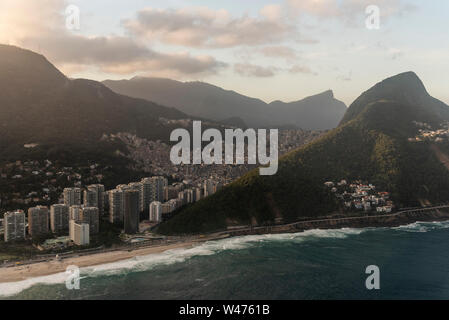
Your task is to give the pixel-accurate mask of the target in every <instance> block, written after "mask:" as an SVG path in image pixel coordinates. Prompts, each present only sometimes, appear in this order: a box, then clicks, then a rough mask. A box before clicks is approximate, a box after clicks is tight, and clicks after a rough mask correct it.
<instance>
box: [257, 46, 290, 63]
mask: <svg viewBox="0 0 449 320" xmlns="http://www.w3.org/2000/svg"><path fill="white" fill-rule="evenodd" d="M260 52H261V53H262V55H264V56H265V57H269V58H285V59H292V60H293V59H296V58H297V54H296V50H294V49H292V48H291V47H287V46H267V47H263V48H261V49H260Z"/></svg>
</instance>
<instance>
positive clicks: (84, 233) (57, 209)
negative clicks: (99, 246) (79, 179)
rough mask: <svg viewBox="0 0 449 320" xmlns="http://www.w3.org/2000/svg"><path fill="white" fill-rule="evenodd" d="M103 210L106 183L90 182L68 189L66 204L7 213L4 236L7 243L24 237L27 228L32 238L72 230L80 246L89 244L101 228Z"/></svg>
mask: <svg viewBox="0 0 449 320" xmlns="http://www.w3.org/2000/svg"><path fill="white" fill-rule="evenodd" d="M82 195H84V197H82ZM83 198H84V201H83V202H82V199H83ZM103 212H104V186H103V185H101V184H95V185H89V186H87V188H86V189H85V190H81V188H77V187H74V188H65V189H64V192H63V203H58V204H53V205H51V206H50V208H49V207H47V206H35V207H31V208H29V209H28V212H27V215H25V212H24V211H23V210H16V211H10V212H6V213H5V214H4V218H3V230H4V239H5V242H9V241H15V240H24V239H25V238H26V230H28V235H29V237H31V238H38V237H40V236H46V235H49V234H50V233H53V234H64V233H67V232H68V233H69V238H70V240H72V241H73V242H74V243H75V244H76V245H87V244H89V236H90V235H91V234H97V233H99V231H100V216H101V215H102V214H103Z"/></svg>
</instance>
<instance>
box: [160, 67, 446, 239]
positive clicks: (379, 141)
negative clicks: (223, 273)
mask: <svg viewBox="0 0 449 320" xmlns="http://www.w3.org/2000/svg"><path fill="white" fill-rule="evenodd" d="M398 77H399V78H400V79H403V78H404V75H399V76H398ZM410 77H411V78H414V77H416V76H414V75H413V74H412V75H410V74H409V73H408V74H405V78H406V79H405V81H406V82H411V83H412V85H410V87H411V89H410V90H411V91H409V92H411V93H413V94H418V95H420V100H419V103H418V100H415V103H417V104H412V103H411V102H409V100H408V99H403V97H410V96H411V94H409V92H407V91H404V84H403V81H404V79H403V81H398V79H396V78H392V79H393V80H392V81H386V82H384V85H386V86H387V87H388V90H386V89H385V88H384V86H379V85H378V86H377V87H375V88H376V89H375V90H373V89H371V90H369V91H368V96H365V95H362V96H361V98H359V99H357V100H356V102H354V106H351V107H350V109H349V110H348V114H349V115H348V116H345V120H344V121H343V122H342V124H341V125H340V126H339V127H338V128H336V129H334V130H332V131H330V132H329V133H328V134H327V135H325V136H323V137H322V138H320V139H319V140H317V141H315V142H313V143H311V144H309V145H307V146H304V147H302V148H300V149H299V150H296V151H293V152H291V153H290V154H288V155H286V156H284V157H283V158H282V159H280V163H279V170H278V172H277V174H276V175H274V176H259V175H258V171H257V170H255V171H253V172H251V173H249V174H248V175H246V176H244V177H242V178H241V179H239V180H238V181H236V182H234V183H232V184H231V185H229V186H227V187H225V188H224V189H223V190H222V191H220V192H218V193H217V194H215V195H213V196H211V197H208V198H206V199H204V200H202V201H199V202H198V203H196V204H194V205H192V206H190V207H187V208H186V209H184V210H181V212H179V213H178V214H177V215H176V216H175V217H174V218H173V219H171V220H169V221H167V222H165V223H164V224H162V225H161V226H160V227H159V231H160V232H161V233H166V234H173V233H174V234H176V233H197V232H206V231H211V230H217V229H220V228H224V227H226V226H227V225H232V224H237V225H238V224H249V223H251V222H252V223H257V224H265V223H272V222H273V220H274V219H275V217H279V216H282V217H283V218H284V221H291V220H297V219H299V218H304V217H313V216H317V215H324V214H329V213H331V212H333V211H334V210H336V209H337V206H336V204H335V201H334V200H333V198H332V197H330V196H329V194H327V193H326V190H325V189H324V188H323V183H324V182H325V181H328V180H333V181H339V180H341V179H346V180H349V181H354V180H362V181H365V182H369V183H373V184H374V185H376V186H377V187H378V189H380V190H387V191H390V192H391V193H392V196H393V199H394V200H395V202H396V204H397V205H398V206H414V205H418V204H420V203H440V202H442V201H447V200H449V171H448V170H447V169H446V168H445V167H444V165H443V164H442V163H441V162H440V161H439V160H438V159H437V157H436V156H435V154H434V152H433V151H432V150H431V144H430V143H429V142H420V143H415V142H409V141H408V138H409V137H413V136H415V135H416V133H417V131H418V129H417V127H416V126H415V125H414V124H413V121H423V122H427V123H430V124H433V125H437V124H438V123H441V122H442V121H443V120H447V119H449V116H447V117H446V116H444V114H445V110H443V112H438V113H437V112H435V109H434V108H431V109H430V110H427V109H426V108H425V105H426V101H430V102H429V104H432V105H435V99H433V98H432V97H430V96H428V95H427V97H428V98H427V99H426V98H425V97H426V94H427V93H426V92H425V90H424V91H421V92H416V91H415V89H416V88H417V87H419V83H420V81H419V82H418V81H417V80H419V79H418V78H417V77H416V79H417V80H416V79H415V80H413V79H410ZM398 85H399V86H400V90H402V91H400V90H399V89H398V90H399V91H398V95H399V97H398V98H397V99H395V100H391V99H390V100H387V99H384V97H383V93H384V92H390V91H391V90H393V91H391V92H394V89H395V88H398V87H397V86H398ZM406 87H407V85H405V88H406ZM422 88H424V87H422ZM391 97H392V95H391V94H390V95H389V98H391ZM360 101H364V102H365V103H366V104H365V105H364V107H363V108H360V107H359V105H360ZM423 104H424V105H423ZM352 108H355V109H352ZM446 108H448V110H449V107H447V106H446Z"/></svg>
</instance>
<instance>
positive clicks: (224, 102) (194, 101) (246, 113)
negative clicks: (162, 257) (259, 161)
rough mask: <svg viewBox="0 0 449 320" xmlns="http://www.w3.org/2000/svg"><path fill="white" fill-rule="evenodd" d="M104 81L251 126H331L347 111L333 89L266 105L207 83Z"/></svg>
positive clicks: (186, 109)
mask: <svg viewBox="0 0 449 320" xmlns="http://www.w3.org/2000/svg"><path fill="white" fill-rule="evenodd" d="M103 84H104V85H106V86H107V87H109V88H110V89H112V90H114V91H115V92H117V93H120V94H124V95H127V96H130V97H136V98H142V99H146V100H149V101H154V102H156V103H160V104H162V105H165V106H171V107H175V108H176V109H178V110H180V111H182V112H184V113H187V114H190V115H193V116H197V117H202V118H206V119H211V120H215V121H221V122H228V123H230V124H235V123H240V125H242V123H245V124H246V125H247V126H248V127H252V128H257V127H269V128H272V127H296V128H301V129H307V130H323V129H332V128H335V127H336V126H337V125H338V123H339V121H340V120H341V118H342V117H343V115H344V113H345V111H346V105H345V104H344V103H343V102H341V101H339V100H337V99H335V98H334V95H333V92H332V91H331V90H328V91H325V92H323V93H320V94H317V95H314V96H311V97H307V98H305V99H302V100H299V101H295V102H290V103H285V102H282V101H274V102H271V103H269V104H267V103H265V102H264V101H262V100H259V99H255V98H250V97H247V96H244V95H241V94H239V93H237V92H235V91H229V90H224V89H222V88H220V87H217V86H214V85H211V84H208V83H204V82H180V81H175V80H170V79H162V78H144V77H135V78H132V79H130V80H106V81H104V82H103ZM229 119H231V121H230V120H229ZM239 119H240V120H239ZM236 120H237V122H236ZM242 121H243V122H242Z"/></svg>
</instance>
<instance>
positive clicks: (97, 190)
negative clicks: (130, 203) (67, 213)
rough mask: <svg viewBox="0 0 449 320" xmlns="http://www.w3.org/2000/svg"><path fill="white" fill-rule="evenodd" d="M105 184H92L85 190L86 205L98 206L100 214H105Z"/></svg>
mask: <svg viewBox="0 0 449 320" xmlns="http://www.w3.org/2000/svg"><path fill="white" fill-rule="evenodd" d="M104 194H105V192H104V185H102V184H91V185H89V186H87V189H86V190H84V202H83V203H84V206H85V207H97V208H98V212H99V213H100V215H103V214H104Z"/></svg>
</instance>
